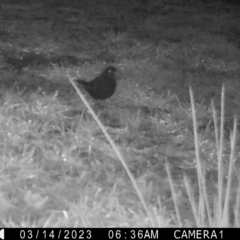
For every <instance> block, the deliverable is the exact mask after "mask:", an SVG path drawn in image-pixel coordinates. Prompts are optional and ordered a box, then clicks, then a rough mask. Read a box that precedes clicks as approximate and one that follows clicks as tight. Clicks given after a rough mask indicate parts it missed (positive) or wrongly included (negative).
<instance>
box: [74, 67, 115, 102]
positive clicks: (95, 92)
mask: <svg viewBox="0 0 240 240" xmlns="http://www.w3.org/2000/svg"><path fill="white" fill-rule="evenodd" d="M116 71H117V69H116V68H115V67H107V68H105V69H104V70H103V72H102V73H101V74H100V75H99V76H98V77H96V78H94V79H93V80H92V81H90V82H87V81H85V80H81V79H76V80H75V81H76V82H77V83H78V84H81V85H82V86H83V87H84V89H85V90H86V91H87V92H88V93H89V95H90V96H92V97H93V98H95V99H101V100H104V99H107V98H110V97H111V96H112V95H113V94H114V92H115V89H116V86H117V82H116V78H115V73H116Z"/></svg>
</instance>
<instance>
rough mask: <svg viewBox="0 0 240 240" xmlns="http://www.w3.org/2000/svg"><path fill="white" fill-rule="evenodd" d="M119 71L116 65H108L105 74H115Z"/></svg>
mask: <svg viewBox="0 0 240 240" xmlns="http://www.w3.org/2000/svg"><path fill="white" fill-rule="evenodd" d="M116 72H117V69H116V68H115V67H107V68H106V69H105V70H104V71H103V74H104V75H108V76H114V74H115V73H116Z"/></svg>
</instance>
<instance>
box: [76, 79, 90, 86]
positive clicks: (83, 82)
mask: <svg viewBox="0 0 240 240" xmlns="http://www.w3.org/2000/svg"><path fill="white" fill-rule="evenodd" d="M75 82H77V83H79V84H81V85H83V86H87V85H88V82H86V81H84V80H81V79H76V80H75Z"/></svg>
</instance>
